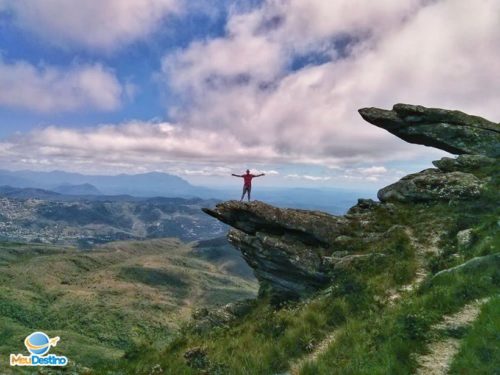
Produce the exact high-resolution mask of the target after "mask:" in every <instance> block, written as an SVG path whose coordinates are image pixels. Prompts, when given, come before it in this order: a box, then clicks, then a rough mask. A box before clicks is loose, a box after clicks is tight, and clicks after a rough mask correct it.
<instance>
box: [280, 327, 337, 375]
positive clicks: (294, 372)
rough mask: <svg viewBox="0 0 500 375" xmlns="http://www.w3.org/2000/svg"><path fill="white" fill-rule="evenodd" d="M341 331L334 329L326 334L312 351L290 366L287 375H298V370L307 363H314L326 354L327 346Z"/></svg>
mask: <svg viewBox="0 0 500 375" xmlns="http://www.w3.org/2000/svg"><path fill="white" fill-rule="evenodd" d="M340 331H341V328H339V329H336V330H334V331H332V332H330V334H328V335H327V336H326V337H325V338H324V339H323V341H321V342H320V343H319V344H318V345H317V346H316V347H315V348H314V350H313V351H312V352H311V353H310V354H308V355H306V356H304V357H302V358H299V359H298V360H297V361H295V362H294V363H293V364H292V365H291V366H290V371H289V372H288V373H287V374H289V375H299V373H300V370H301V369H302V367H304V365H305V364H306V363H308V362H314V361H315V360H316V359H317V358H318V357H319V356H320V355H321V354H323V353H324V352H326V350H327V349H328V348H329V346H330V345H331V344H332V343H333V342H334V341H335V339H336V338H337V337H338V335H339V332H340Z"/></svg>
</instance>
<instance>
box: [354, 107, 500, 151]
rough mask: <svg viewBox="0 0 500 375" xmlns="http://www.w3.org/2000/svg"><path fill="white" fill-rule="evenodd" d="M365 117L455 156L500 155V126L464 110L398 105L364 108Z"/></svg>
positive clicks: (408, 139)
mask: <svg viewBox="0 0 500 375" xmlns="http://www.w3.org/2000/svg"><path fill="white" fill-rule="evenodd" d="M359 113H360V114H361V116H362V117H363V118H364V119H365V120H366V121H368V122H370V123H372V124H374V125H376V126H378V127H380V128H383V129H385V130H387V131H389V132H391V133H392V134H394V135H396V136H397V137H399V138H401V139H403V140H405V141H407V142H410V143H416V144H421V145H426V146H432V147H436V148H440V149H442V150H445V151H448V152H450V153H452V154H456V155H461V154H479V155H486V156H491V157H499V156H500V124H497V123H494V122H491V121H488V120H486V119H484V118H481V117H478V116H471V115H468V114H465V113H463V112H460V111H449V110H445V109H440V108H426V107H422V106H419V105H409V104H396V105H394V107H393V108H392V111H389V110H385V109H380V108H362V109H360V110H359Z"/></svg>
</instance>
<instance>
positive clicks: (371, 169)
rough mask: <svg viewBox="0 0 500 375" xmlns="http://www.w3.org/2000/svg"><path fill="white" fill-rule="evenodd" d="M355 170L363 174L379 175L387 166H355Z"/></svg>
mask: <svg viewBox="0 0 500 375" xmlns="http://www.w3.org/2000/svg"><path fill="white" fill-rule="evenodd" d="M356 171H357V172H359V173H361V174H365V175H380V174H385V173H387V172H388V171H387V168H386V167H384V166H373V167H366V168H357V169H356Z"/></svg>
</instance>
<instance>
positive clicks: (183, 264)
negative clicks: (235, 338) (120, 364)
mask: <svg viewBox="0 0 500 375" xmlns="http://www.w3.org/2000/svg"><path fill="white" fill-rule="evenodd" d="M0 260H1V261H2V262H0V282H1V284H0V369H3V368H4V366H6V362H5V361H7V360H8V355H9V354H10V353H13V352H14V351H17V352H20V353H23V352H25V348H24V345H23V340H24V338H25V337H26V336H27V335H28V334H30V333H31V332H33V331H35V330H42V331H45V332H47V333H48V334H50V335H58V336H60V337H61V343H60V345H59V346H58V347H57V354H61V355H66V356H68V358H70V359H71V360H72V361H76V362H77V363H78V364H80V365H83V366H87V367H91V368H102V367H104V366H108V365H109V364H110V363H114V362H115V361H118V360H119V358H121V357H122V356H123V354H124V353H125V351H126V350H132V349H133V348H135V347H136V346H137V345H141V343H143V342H146V343H148V345H153V346H156V347H161V346H165V345H166V344H167V343H168V342H169V341H171V340H172V339H173V336H174V333H175V332H177V331H178V329H179V325H180V324H181V323H182V322H183V321H185V320H187V319H188V318H189V315H190V312H191V310H192V309H193V308H195V307H199V306H216V303H215V301H216V302H217V303H220V304H225V303H228V302H230V301H234V300H237V299H240V298H251V297H255V295H256V283H255V282H254V281H250V280H247V279H241V278H239V277H238V276H235V275H232V274H228V273H226V272H225V271H223V270H221V269H220V268H218V267H216V266H214V265H213V264H211V263H208V262H206V261H203V260H200V259H198V258H197V257H196V256H194V255H193V252H192V251H191V248H190V247H189V246H187V245H183V244H182V243H180V242H178V241H177V240H168V239H166V240H152V241H144V242H121V243H111V244H109V245H106V246H103V247H99V248H97V249H95V250H93V251H86V252H81V251H78V250H75V249H71V248H59V247H56V246H48V247H45V246H44V245H27V244H10V243H2V244H0ZM211 295H214V296H217V298H214V299H213V300H212V299H210V298H205V296H211ZM1 372H2V371H1V370H0V373H1Z"/></svg>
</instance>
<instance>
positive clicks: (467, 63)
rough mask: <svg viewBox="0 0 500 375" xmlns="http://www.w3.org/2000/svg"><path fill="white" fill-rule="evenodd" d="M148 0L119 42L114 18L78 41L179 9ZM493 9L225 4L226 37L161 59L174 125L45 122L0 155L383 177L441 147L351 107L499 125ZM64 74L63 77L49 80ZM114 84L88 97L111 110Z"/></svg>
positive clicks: (97, 41)
mask: <svg viewBox="0 0 500 375" xmlns="http://www.w3.org/2000/svg"><path fill="white" fill-rule="evenodd" d="M21 3H22V1H21ZM56 3H59V1H52V2H49V4H56ZM106 3H108V2H106ZM139 3H140V4H141V5H137V4H139ZM145 3H148V4H150V5H151V2H146V1H136V2H131V3H130V4H135V5H133V6H132V8H131V9H135V11H134V12H135V13H137V14H136V15H135V16H133V20H132V21H130V22H131V26H130V32H126V33H123V32H121V31H120V32H119V33H118V34H120V35H125V36H120V37H117V36H115V37H113V35H118V34H115V31H116V30H120V28H119V25H121V24H122V21H120V20H119V21H118V23H117V25H110V26H109V27H110V28H111V31H110V32H109V39H107V38H108V36H103V35H101V33H102V30H100V31H99V26H97V29H96V30H95V31H94V30H91V31H90V33H89V35H88V36H80V37H81V39H79V43H82V44H83V45H87V46H94V47H96V48H101V47H103V48H104V47H106V46H108V45H110V44H112V43H118V44H120V43H122V40H129V41H130V40H133V39H134V38H137V37H139V36H141V35H145V34H144V33H148V32H150V31H151V30H152V29H151V28H147V30H143V29H142V28H135V27H134V25H135V22H136V18H135V17H138V19H139V18H140V19H142V18H141V17H144V19H146V20H149V21H151V22H150V23H151V24H152V25H153V24H155V22H157V21H155V19H156V18H155V17H156V14H165V12H167V13H168V12H169V11H171V9H174V8H175V7H174V8H169V6H170V5H171V6H174V5H173V3H171V2H152V3H154V4H156V5H152V8H151V9H153V8H154V7H155V6H156V7H159V8H156V9H157V13H155V16H152V15H151V14H150V13H149V10H148V11H144V12H145V13H144V14H145V15H142V16H141V14H143V13H141V12H142V11H143V9H145V8H143V6H144V5H143V4H145ZM44 4H46V3H45V2H44ZM89 4H90V5H89V7H91V6H92V4H93V5H95V4H97V2H93V1H91V2H89ZM99 4H101V2H99ZM109 4H111V5H106V7H118V8H119V9H121V10H117V12H118V13H117V14H118V18H120V17H122V16H120V14H121V13H120V12H122V11H123V12H125V11H124V10H123V9H122V8H121V7H125V6H124V5H123V4H125V2H118V1H116V2H115V1H111V2H109ZM117 4H122V5H117ZM127 4H128V2H127ZM168 4H170V5H168ZM134 6H136V7H137V8H134ZM54 7H55V5H54ZM50 9H51V6H48V10H44V11H43V12H49V11H50ZM53 9H55V8H53ZM148 9H149V8H148ZM158 9H159V10H158ZM167 9H170V10H167ZM175 9H176V8H175ZM235 9H236V8H235ZM115 10H116V9H114V10H112V11H115ZM129 10H130V9H129ZM129 10H127V12H128V11H129ZM89 12H90V11H89ZM104 12H105V13H106V12H108V11H107V10H106V11H104ZM132 13H133V12H132ZM44 14H45V13H44ZM46 14H49V13H46ZM84 14H85V13H84ZM108 16H109V14H108ZM19 17H20V18H19V20H22V19H23V18H22V17H25V16H22V17H21V16H19ZM44 17H45V16H44V15H42V16H41V19H42V20H41V21H40V22H41V25H42V26H43V25H44V24H43V22H45V21H43V18H44ZM51 17H54V16H53V15H50V14H49V15H48V16H47V19H49V18H51ZM71 17H72V16H71ZM71 17H69V19H71ZM75 17H76V16H75ZM99 17H100V16H99ZM123 17H124V18H123V19H124V20H127V19H128V18H127V17H128V16H127V17H125V16H123ZM131 17H132V16H131ZM499 17H500V2H498V1H496V0H478V1H475V2H470V1H468V0H440V1H428V0H411V1H405V2H401V1H396V0H383V1H377V2H373V1H370V0H338V1H330V0H310V1H307V2H306V1H302V0H268V1H264V2H263V3H262V5H261V6H259V7H257V8H253V9H250V10H246V11H241V10H237V9H236V10H233V12H232V13H230V15H229V17H228V19H227V23H226V25H225V33H224V35H223V36H221V37H218V38H211V39H206V40H198V41H195V42H193V43H191V44H189V45H188V46H187V47H186V48H184V49H182V50H177V51H174V52H171V53H168V54H166V55H165V56H164V58H163V61H162V71H161V72H160V75H161V77H162V78H163V82H164V83H165V85H166V86H167V89H168V90H169V93H170V96H175V97H177V98H178V104H177V105H176V106H175V107H171V108H169V110H170V117H171V122H169V123H154V122H148V121H142V122H127V123H124V124H119V125H104V126H98V127H94V128H89V129H85V130H69V129H65V128H64V127H49V128H46V129H41V130H38V131H36V132H32V133H30V134H25V135H22V136H19V137H16V138H13V139H9V140H8V141H5V142H3V143H2V144H0V155H4V156H3V157H2V158H4V160H6V158H8V160H9V163H11V165H13V164H12V163H14V162H15V159H16V157H18V156H19V155H22V154H23V153H24V152H25V150H30V151H31V154H32V159H33V160H46V161H48V162H49V163H53V165H55V164H57V163H63V162H64V163H67V164H68V163H69V164H70V165H73V166H75V168H82V166H86V165H95V164H99V163H102V165H106V166H108V167H112V166H115V167H116V168H127V167H130V168H133V166H137V165H140V166H141V168H146V169H155V168H158V166H160V165H162V163H170V162H171V163H180V164H182V163H191V165H192V166H191V167H186V168H183V170H185V171H188V172H186V174H189V173H191V174H192V175H203V173H211V172H210V171H213V169H212V168H210V167H207V166H206V165H203V164H204V163H219V164H224V165H229V164H231V163H242V164H244V165H246V164H247V163H250V162H255V163H262V164H264V163H269V164H281V165H285V164H301V165H304V164H309V165H314V166H322V167H326V168H330V169H328V170H331V171H332V175H333V174H334V171H336V169H334V168H341V170H342V173H344V176H345V178H346V179H352V180H357V179H365V180H368V181H377V180H380V179H383V178H385V177H384V176H386V175H389V174H392V175H395V174H398V173H399V172H398V171H396V170H393V169H390V168H388V167H387V163H389V162H391V161H394V160H409V161H416V160H420V159H424V160H430V159H431V158H437V157H439V155H442V154H443V153H441V152H439V151H432V150H430V149H428V148H425V147H423V146H416V145H409V144H407V143H405V142H404V141H402V140H399V139H397V138H396V137H394V136H393V135H391V134H389V133H387V132H385V131H384V130H381V129H379V128H376V127H374V126H371V125H369V124H367V123H365V122H364V121H363V120H362V119H361V118H360V117H359V115H358V113H357V109H358V108H361V107H365V106H380V107H385V108H389V107H391V106H392V105H393V104H394V103H396V102H406V103H412V104H422V105H426V106H431V107H443V108H450V109H461V110H463V111H465V112H469V113H471V114H477V115H480V116H484V117H487V118H489V119H491V120H493V121H499V120H500V106H498V104H497V103H498V102H499V101H500V91H499V90H498V87H500V75H499V74H498V72H499V71H500V28H499V27H498V24H499V21H500V19H499ZM83 19H85V17H83ZM20 22H22V21H20ZM60 22H66V21H60ZM80 22H83V21H80V20H78V21H75V25H77V26H78V25H79V24H80ZM123 22H124V23H123V24H127V22H128V21H123ZM146 23H147V22H146ZM36 27H38V26H36ZM43 27H44V28H47V26H43ZM58 27H59V28H60V27H63V26H61V25H59V24H58V23H57V22H56V24H55V25H54V26H53V29H50V30H52V31H51V32H57V30H58V29H56V28H58ZM148 27H149V26H148ZM74 29H75V30H76V31H71V32H69V34H68V35H69V36H68V37H67V38H73V39H74V40H76V38H77V37H76V36H74V35H77V34H78V33H79V31H78V30H79V27H74ZM47 35H48V34H47ZM113 38H114V39H113ZM10 69H13V68H10ZM16 69H18V68H16ZM28 70H29V69H28ZM101 71H102V72H103V73H106V71H105V70H104V69H103V68H101ZM33 75H34V76H35V79H34V81H35V82H38V81H40V82H42V83H41V84H40V85H41V86H43V82H46V81H50V80H49V79H48V78H43V77H45V75H44V74H43V73H40V71H35V73H33ZM104 75H105V74H104ZM55 76H56V77H62V75H61V74H59V75H58V74H55ZM77 76H78V75H77ZM36 77H38V78H36ZM39 77H42V78H39ZM59 80H60V81H64V79H63V78H59V79H56V80H55V82H58V81H59ZM76 81H78V80H76ZM90 81H92V80H90ZM103 81H106V79H104V80H103ZM108 81H109V82H112V81H113V80H112V79H109V77H108ZM56 86H57V85H56ZM108 86H109V87H110V88H109V89H108V91H106V90H104V91H102V93H106V92H108V94H103V95H104V97H105V98H108V99H103V100H102V101H101V99H95V101H93V100H94V99H85V100H86V101H87V102H92V103H94V105H97V103H98V102H100V103H104V104H101V105H103V106H104V107H105V108H112V107H113V106H115V105H116V101H114V100H113V98H116V95H113V93H115V94H116V92H117V91H119V89H116V88H115V89H112V88H111V87H113V86H116V85H113V84H109V85H108ZM36 87H38V84H37V85H35V88H36ZM85 87H87V86H85ZM89 87H90V89H88V91H89V92H91V93H96V94H95V95H94V96H92V95H89V97H91V98H94V97H95V98H97V97H98V95H97V93H101V90H100V89H99V90H97V89H96V90H93V86H92V85H91V84H90V85H89ZM84 91H85V90H84ZM63 92H64V91H63ZM85 92H87V91H85ZM0 95H1V94H0ZM99 95H100V94H99ZM73 96H75V95H73ZM76 96H77V97H80V96H78V95H76ZM83 96H84V97H86V96H85V95H83ZM69 97H71V95H69ZM0 98H1V96H0ZM0 100H4V102H6V101H7V100H8V99H7V96H5V97H4V98H3V99H0ZM85 100H84V101H85ZM70 102H71V101H70ZM12 105H13V104H12ZM71 105H72V104H66V106H67V107H71ZM43 108H52V107H51V104H45V105H42V108H41V109H42V110H43ZM19 160H20V159H19ZM17 163H18V164H19V162H17ZM204 168H205V169H204ZM206 168H208V169H206ZM263 168H265V167H263ZM207 170H208V172H207ZM225 172H226V171H225V170H224V171H221V173H225ZM335 173H336V172H335ZM282 175H283V176H286V175H287V174H285V173H283V174H282ZM288 175H290V176H289V178H301V179H306V180H307V179H308V180H311V181H313V180H314V179H316V180H317V181H326V180H329V179H328V177H329V176H328V175H314V174H312V173H296V174H294V173H288ZM294 175H295V176H294Z"/></svg>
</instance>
